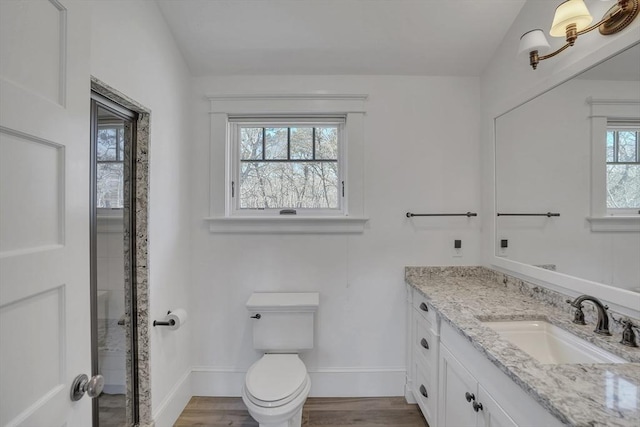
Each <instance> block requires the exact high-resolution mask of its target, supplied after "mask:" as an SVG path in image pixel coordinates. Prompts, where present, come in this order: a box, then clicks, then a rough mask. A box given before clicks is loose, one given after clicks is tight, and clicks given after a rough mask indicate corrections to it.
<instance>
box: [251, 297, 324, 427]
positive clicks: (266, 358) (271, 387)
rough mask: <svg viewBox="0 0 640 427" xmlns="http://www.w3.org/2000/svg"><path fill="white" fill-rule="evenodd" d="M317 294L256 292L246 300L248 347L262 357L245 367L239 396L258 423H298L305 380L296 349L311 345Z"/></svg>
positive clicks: (274, 426) (281, 426) (291, 426)
mask: <svg viewBox="0 0 640 427" xmlns="http://www.w3.org/2000/svg"><path fill="white" fill-rule="evenodd" d="M319 298H320V296H319V294H318V293H317V292H273V293H269V292H256V293H253V294H252V295H251V297H249V300H248V301H247V310H249V312H251V316H249V317H250V318H251V322H253V348H254V349H256V350H259V351H261V352H263V356H262V358H261V359H260V360H258V361H257V362H256V363H254V364H253V365H251V367H250V368H249V370H248V371H247V375H246V377H245V380H244V385H243V386H242V400H243V401H244V404H245V405H246V406H247V409H248V410H249V414H251V416H252V417H253V418H254V419H255V420H256V421H258V423H260V427H300V426H301V424H302V407H303V406H304V402H305V400H306V399H307V396H309V390H311V379H310V378H309V375H308V374H307V368H306V366H304V363H303V362H302V360H300V357H298V353H300V352H302V351H308V350H311V349H313V329H314V326H313V325H314V315H315V312H316V310H317V309H318V305H319Z"/></svg>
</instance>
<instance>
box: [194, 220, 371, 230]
mask: <svg viewBox="0 0 640 427" xmlns="http://www.w3.org/2000/svg"><path fill="white" fill-rule="evenodd" d="M205 221H207V222H208V223H209V230H210V231H211V232H212V233H257V234H322V233H333V234H347V233H351V234H353V233H362V232H364V228H365V224H366V223H367V221H369V218H358V217H348V216H344V217H318V216H314V217H312V216H296V217H290V216H287V217H208V218H205Z"/></svg>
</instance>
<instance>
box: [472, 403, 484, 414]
mask: <svg viewBox="0 0 640 427" xmlns="http://www.w3.org/2000/svg"><path fill="white" fill-rule="evenodd" d="M473 410H474V411H476V412H478V411H482V403H478V402H473Z"/></svg>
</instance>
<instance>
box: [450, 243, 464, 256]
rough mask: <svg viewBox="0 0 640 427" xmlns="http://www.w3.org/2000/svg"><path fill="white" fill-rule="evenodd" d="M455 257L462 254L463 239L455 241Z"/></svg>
mask: <svg viewBox="0 0 640 427" xmlns="http://www.w3.org/2000/svg"><path fill="white" fill-rule="evenodd" d="M452 255H453V257H455V258H458V257H461V256H462V240H459V239H456V240H454V241H453V253H452Z"/></svg>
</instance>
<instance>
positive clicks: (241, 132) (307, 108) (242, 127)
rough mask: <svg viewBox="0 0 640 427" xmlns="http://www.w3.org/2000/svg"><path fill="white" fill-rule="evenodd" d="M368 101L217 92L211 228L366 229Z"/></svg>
mask: <svg viewBox="0 0 640 427" xmlns="http://www.w3.org/2000/svg"><path fill="white" fill-rule="evenodd" d="M367 98H368V95H366V94H341V93H292V94H230V95H228V94H220V95H210V96H209V97H208V99H209V101H210V103H211V104H210V120H211V134H210V138H211V139H210V147H209V148H210V151H209V155H210V161H211V164H210V175H209V179H210V181H209V190H210V199H209V202H210V205H209V216H208V217H206V218H205V220H206V221H207V222H208V223H209V230H211V232H214V233H268V234H273V233H299V234H316V233H362V232H363V231H364V230H365V225H366V223H367V221H368V219H367V218H366V215H365V203H364V178H365V175H364V169H365V168H364V145H365V135H364V118H365V115H366V101H367ZM293 210H295V214H293ZM282 211H285V212H282ZM286 211H288V212H289V213H290V214H285V213H286Z"/></svg>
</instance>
